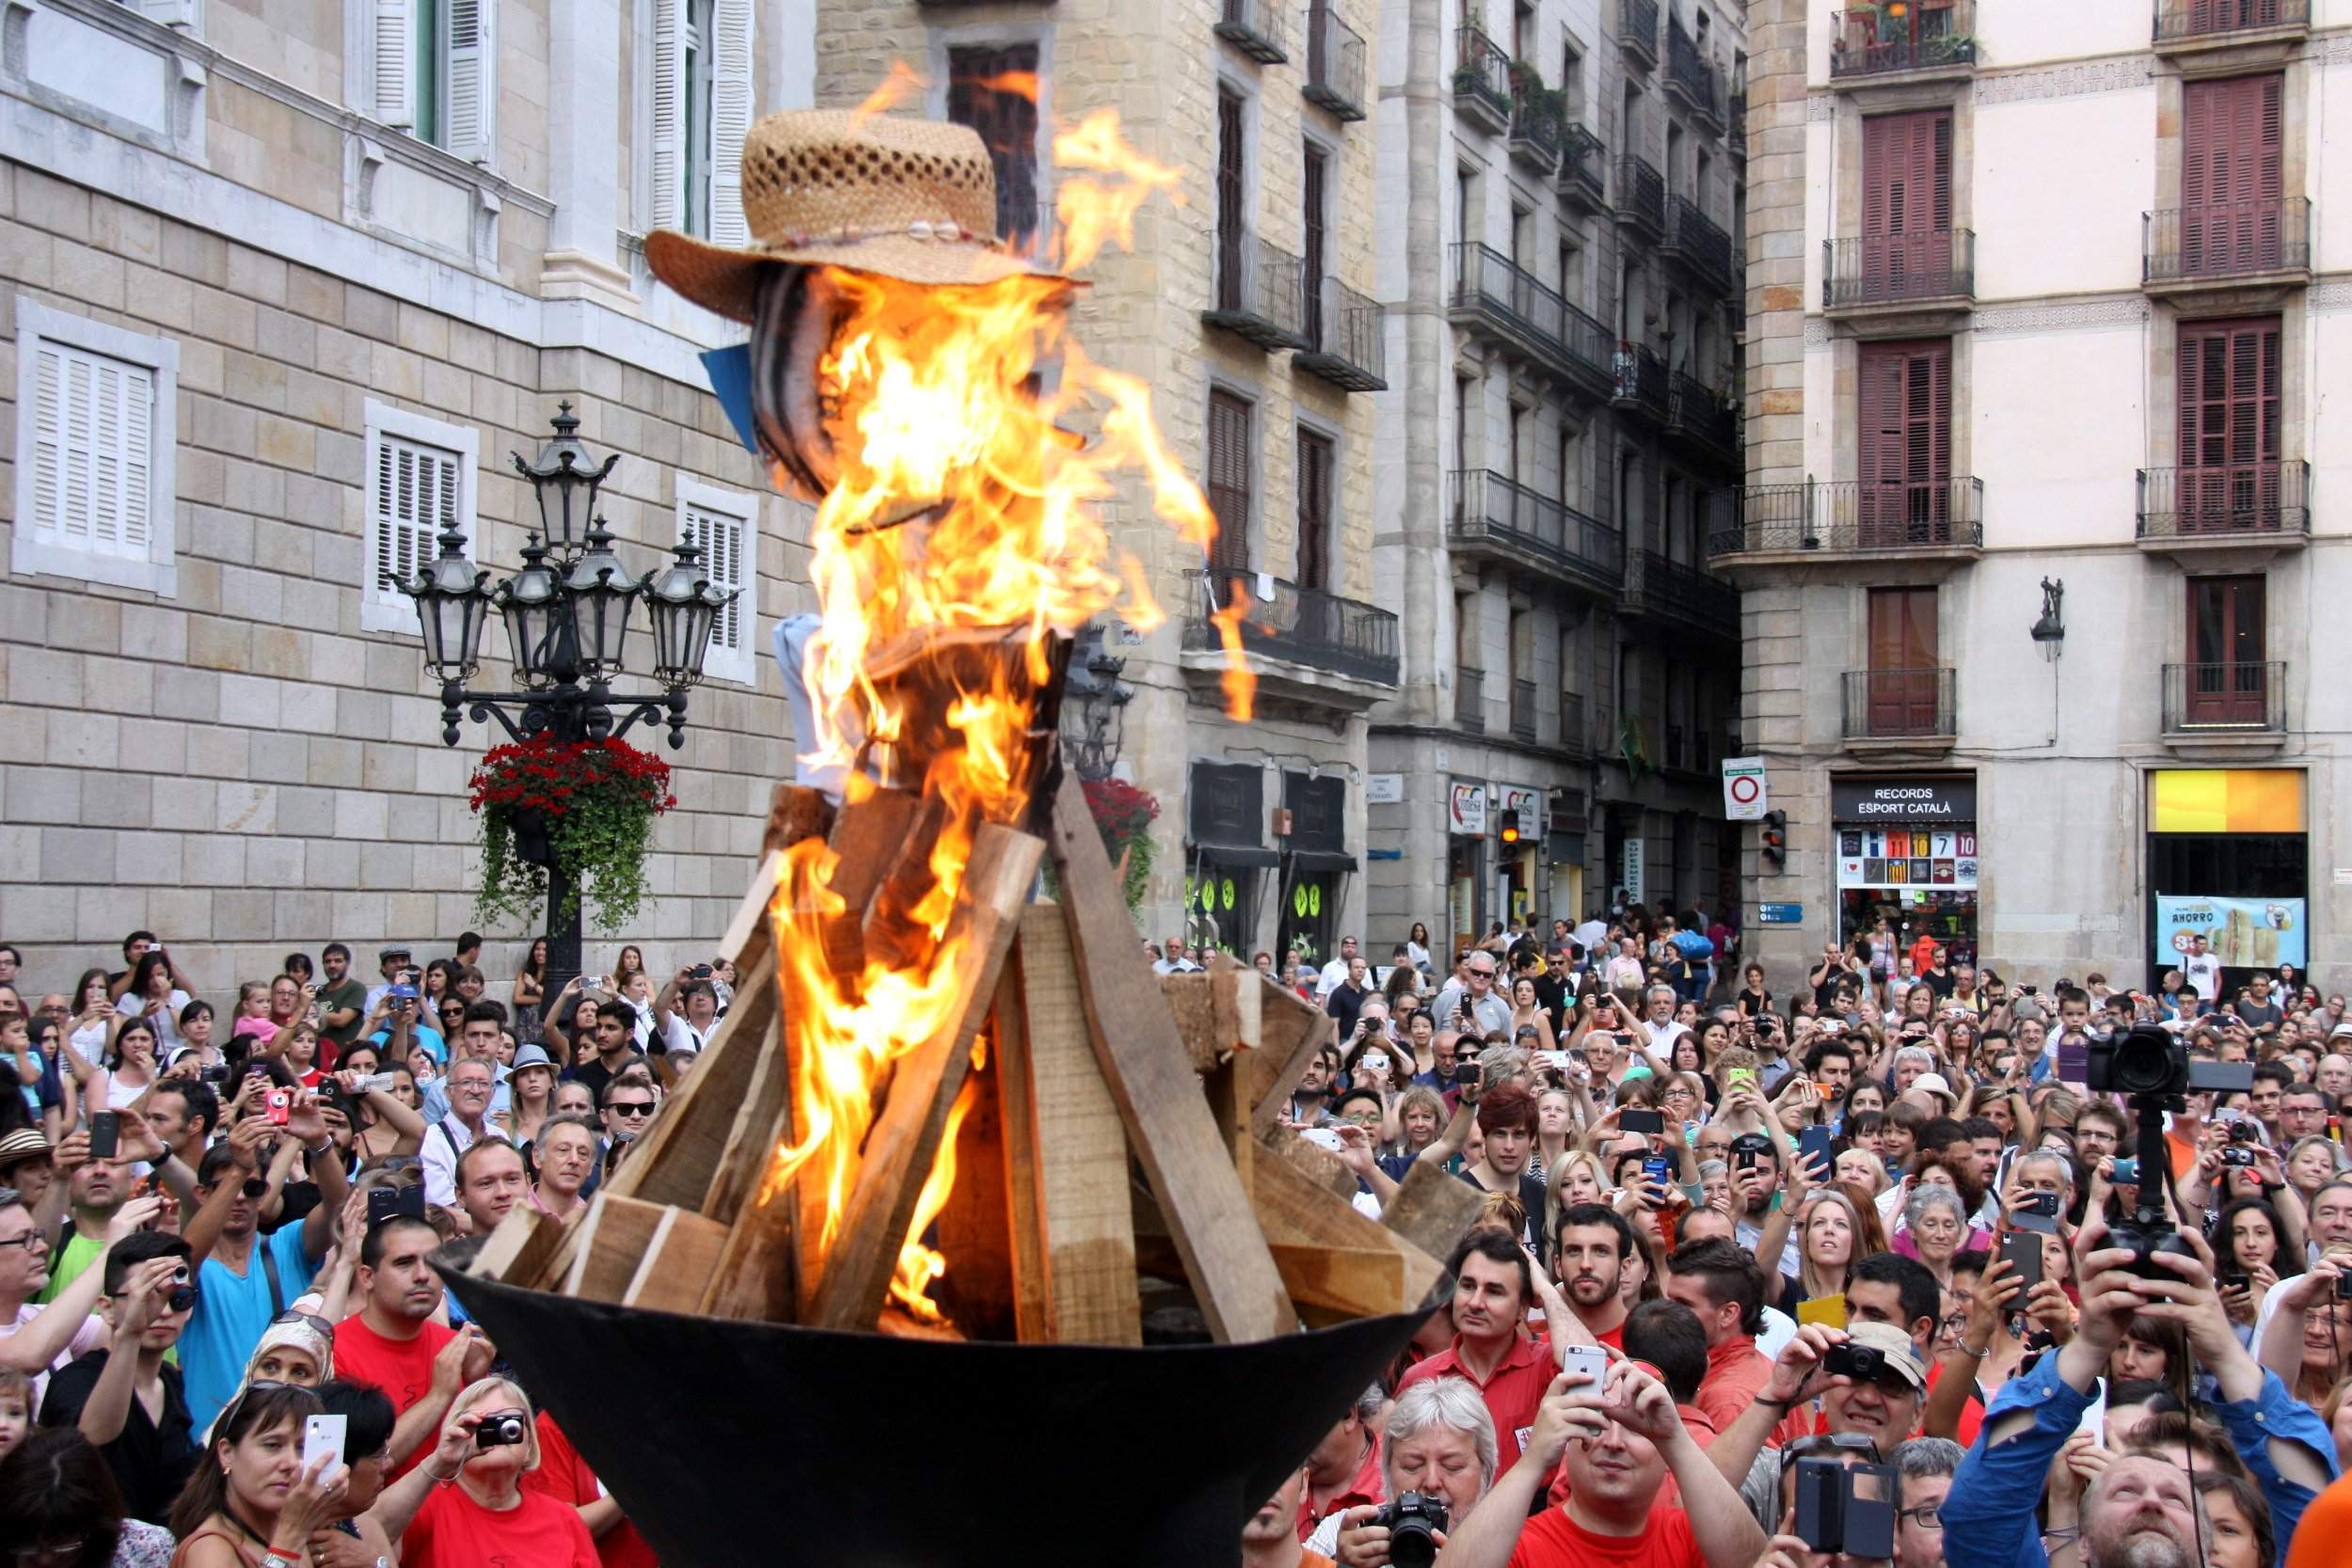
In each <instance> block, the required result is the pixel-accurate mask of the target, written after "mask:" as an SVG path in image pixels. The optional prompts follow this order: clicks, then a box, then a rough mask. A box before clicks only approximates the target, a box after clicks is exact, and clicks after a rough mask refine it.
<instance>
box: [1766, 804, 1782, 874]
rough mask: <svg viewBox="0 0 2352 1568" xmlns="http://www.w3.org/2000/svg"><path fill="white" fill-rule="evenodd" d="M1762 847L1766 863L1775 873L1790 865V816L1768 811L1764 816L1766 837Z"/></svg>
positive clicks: (1780, 812)
mask: <svg viewBox="0 0 2352 1568" xmlns="http://www.w3.org/2000/svg"><path fill="white" fill-rule="evenodd" d="M1760 847H1761V848H1762V849H1763V851H1764V863H1765V864H1766V865H1767V866H1769V867H1771V868H1772V870H1774V871H1778V870H1781V869H1782V868H1784V867H1785V866H1787V865H1788V813H1787V812H1785V811H1768V812H1766V813H1765V814H1764V837H1763V841H1762V844H1761V846H1760Z"/></svg>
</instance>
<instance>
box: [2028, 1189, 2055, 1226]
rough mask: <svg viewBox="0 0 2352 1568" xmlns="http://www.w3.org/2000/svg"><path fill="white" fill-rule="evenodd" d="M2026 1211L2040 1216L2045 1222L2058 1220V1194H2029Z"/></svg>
mask: <svg viewBox="0 0 2352 1568" xmlns="http://www.w3.org/2000/svg"><path fill="white" fill-rule="evenodd" d="M2025 1211H2026V1212H2027V1213H2029V1214H2040V1215H2041V1216H2042V1218H2043V1219H2045V1220H2054V1219H2056V1218H2058V1194H2056V1193H2027V1194H2026V1202H2025Z"/></svg>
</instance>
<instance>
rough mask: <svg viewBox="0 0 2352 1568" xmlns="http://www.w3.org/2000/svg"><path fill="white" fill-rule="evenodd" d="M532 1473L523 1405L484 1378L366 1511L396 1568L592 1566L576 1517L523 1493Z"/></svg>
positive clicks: (592, 1553)
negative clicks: (434, 1441) (425, 1450)
mask: <svg viewBox="0 0 2352 1568" xmlns="http://www.w3.org/2000/svg"><path fill="white" fill-rule="evenodd" d="M485 1427H487V1428H488V1429H489V1434H488V1440H487V1441H486V1442H485V1438H484V1436H483V1435H482V1429H484V1428H485ZM538 1467H539V1426H538V1420H537V1417H536V1415H535V1414H534V1413H533V1411H532V1408H531V1401H530V1400H529V1399H527V1398H525V1397H524V1394H523V1391H522V1390H521V1389H520V1388H518V1387H516V1386H515V1385H514V1384H512V1383H510V1382H508V1381H507V1380H506V1379H505V1378H502V1377H485V1378H483V1379H482V1380H480V1381H479V1382H477V1383H474V1384H472V1385H470V1386H468V1387H467V1388H465V1389H464V1390H463V1391H462V1392H460V1393H459V1394H458V1396H457V1398H456V1399H454V1400H453V1401H452V1402H450V1407H449V1416H448V1417H447V1418H446V1419H444V1420H443V1421H442V1422H441V1440H440V1442H439V1444H438V1445H437V1446H436V1447H435V1449H434V1450H433V1451H432V1452H431V1453H430V1454H428V1455H426V1456H425V1460H424V1463H423V1464H421V1465H418V1466H417V1467H416V1468H415V1469H413V1470H411V1471H409V1472H408V1473H407V1474H406V1475H405V1476H403V1477H402V1478H401V1479H400V1480H399V1481H394V1482H393V1483H392V1484H391V1485H390V1486H389V1487H387V1488H386V1489H385V1491H384V1495H383V1496H382V1497H379V1498H377V1499H376V1503H375V1507H374V1508H373V1509H372V1510H370V1513H371V1515H372V1516H373V1518H374V1520H375V1521H376V1523H378V1524H379V1525H381V1526H382V1527H383V1528H384V1533H385V1535H387V1536H388V1537H389V1538H390V1539H391V1540H393V1541H395V1542H397V1543H398V1544H399V1545H400V1560H401V1563H402V1568H481V1565H482V1564H484V1563H489V1562H495V1563H498V1564H499V1565H500V1568H597V1561H596V1540H595V1538H594V1537H592V1536H590V1535H589V1533H588V1527H587V1526H585V1525H583V1524H581V1523H580V1513H579V1512H578V1511H577V1510H575V1509H570V1508H566V1507H564V1505H563V1504H562V1503H560V1502H557V1501H556V1500H555V1499H554V1498H553V1497H548V1495H547V1494H545V1493H543V1492H526V1491H525V1490H523V1486H522V1479H523V1477H524V1476H525V1475H526V1474H527V1473H529V1472H530V1471H532V1470H535V1469H537V1468H538Z"/></svg>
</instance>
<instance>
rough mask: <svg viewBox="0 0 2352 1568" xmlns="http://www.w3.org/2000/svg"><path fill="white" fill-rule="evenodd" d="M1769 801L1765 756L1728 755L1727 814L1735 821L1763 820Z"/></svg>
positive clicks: (1725, 769) (1725, 786) (1726, 764)
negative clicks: (1765, 781)
mask: <svg viewBox="0 0 2352 1568" xmlns="http://www.w3.org/2000/svg"><path fill="white" fill-rule="evenodd" d="M1768 804H1769V797H1768V793H1767V791H1766V788H1765V784H1764V759H1763V758H1762V757H1725V758H1724V816H1725V817H1726V818H1728V819H1729V820H1731V821H1734V822H1760V821H1762V820H1763V819H1764V812H1765V808H1766V806H1767V805H1768Z"/></svg>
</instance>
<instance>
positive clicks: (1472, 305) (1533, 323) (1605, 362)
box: [1446, 243, 1611, 400]
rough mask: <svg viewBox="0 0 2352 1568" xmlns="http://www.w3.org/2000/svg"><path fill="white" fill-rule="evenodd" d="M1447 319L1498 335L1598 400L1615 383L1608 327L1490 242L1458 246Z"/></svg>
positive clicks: (1518, 350)
mask: <svg viewBox="0 0 2352 1568" xmlns="http://www.w3.org/2000/svg"><path fill="white" fill-rule="evenodd" d="M1446 314H1447V319H1448V320H1450V321H1452V322H1453V323H1454V325H1457V326H1468V327H1471V328H1473V329H1475V330H1477V331H1480V332H1484V333H1486V334H1487V335H1489V336H1491V337H1493V338H1495V339H1497V340H1498V341H1501V342H1502V345H1503V346H1504V347H1506V348H1509V349H1512V350H1514V351H1516V352H1517V353H1518V354H1519V355H1520V356H1523V357H1525V358H1528V359H1531V360H1533V361H1534V362H1535V363H1536V364H1537V365H1539V366H1541V367H1542V368H1543V369H1545V370H1547V371H1549V372H1551V373H1552V374H1553V375H1555V376H1557V377H1559V378H1560V379H1561V380H1563V381H1565V382H1567V383H1569V384H1570V385H1571V386H1573V387H1576V388H1581V390H1583V391H1584V392H1585V394H1586V395H1587V396H1590V397H1592V398H1594V399H1596V400H1597V399H1600V398H1604V397H1607V396H1608V395H1609V389H1610V386H1611V379H1610V377H1611V369H1610V354H1611V346H1610V345H1611V339H1610V336H1609V333H1608V330H1607V328H1605V327H1603V326H1602V325H1600V323H1598V322H1597V321H1595V320H1594V319H1593V318H1592V317H1591V316H1589V315H1587V314H1585V313H1584V312H1583V311H1581V310H1580V309H1577V308H1576V307H1575V306H1573V305H1570V304H1569V303H1568V302H1567V301H1566V300H1565V299H1563V298H1561V297H1560V295H1559V294H1558V293H1555V292H1554V291H1552V290H1550V289H1548V288H1546V287H1545V286H1544V285H1543V284H1541V283H1539V282H1537V281H1536V280H1535V277H1534V274H1533V273H1531V272H1529V271H1527V269H1526V268H1524V267H1521V266H1519V265H1518V263H1517V262H1515V261H1512V260H1511V259H1510V258H1509V257H1507V256H1505V255H1503V254H1502V252H1501V251H1499V250H1495V249H1492V248H1490V247H1488V246H1486V245H1476V244H1460V243H1457V244H1456V245H1454V297H1453V299H1452V301H1451V302H1450V303H1449V304H1448V306H1447V310H1446Z"/></svg>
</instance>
